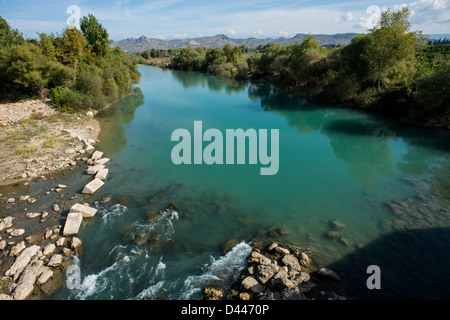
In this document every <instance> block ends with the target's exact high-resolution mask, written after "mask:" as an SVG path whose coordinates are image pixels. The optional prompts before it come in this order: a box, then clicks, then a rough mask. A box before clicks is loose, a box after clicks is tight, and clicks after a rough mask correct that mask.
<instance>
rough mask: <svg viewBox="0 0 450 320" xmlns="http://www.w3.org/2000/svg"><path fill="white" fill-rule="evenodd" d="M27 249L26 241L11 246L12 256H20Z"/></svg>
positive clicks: (10, 254)
mask: <svg viewBox="0 0 450 320" xmlns="http://www.w3.org/2000/svg"><path fill="white" fill-rule="evenodd" d="M24 249H25V241H21V242H19V243H18V244H16V245H15V246H14V247H12V248H11V251H10V252H9V256H10V257H14V256H18V255H19V253H21V252H22V251H23V250H24Z"/></svg>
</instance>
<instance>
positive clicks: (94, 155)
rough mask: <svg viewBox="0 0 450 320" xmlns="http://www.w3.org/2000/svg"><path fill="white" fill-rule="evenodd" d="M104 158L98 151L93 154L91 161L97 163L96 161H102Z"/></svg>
mask: <svg viewBox="0 0 450 320" xmlns="http://www.w3.org/2000/svg"><path fill="white" fill-rule="evenodd" d="M102 157H103V152H101V151H98V150H97V151H95V152H94V153H93V154H92V156H91V159H92V160H94V161H96V160H99V159H101V158H102Z"/></svg>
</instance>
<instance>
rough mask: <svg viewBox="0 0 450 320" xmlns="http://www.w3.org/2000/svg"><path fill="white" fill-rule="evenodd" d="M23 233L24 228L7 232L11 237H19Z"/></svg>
mask: <svg viewBox="0 0 450 320" xmlns="http://www.w3.org/2000/svg"><path fill="white" fill-rule="evenodd" d="M24 233H25V229H14V230H12V231H11V232H9V235H10V236H11V237H19V236H21V235H23V234H24Z"/></svg>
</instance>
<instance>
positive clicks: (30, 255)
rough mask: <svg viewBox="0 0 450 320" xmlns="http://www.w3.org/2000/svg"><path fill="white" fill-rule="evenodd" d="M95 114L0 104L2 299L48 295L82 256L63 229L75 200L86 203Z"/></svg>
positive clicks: (31, 103)
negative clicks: (86, 172)
mask: <svg viewBox="0 0 450 320" xmlns="http://www.w3.org/2000/svg"><path fill="white" fill-rule="evenodd" d="M93 117H94V112H92V111H89V112H87V113H86V114H66V113H59V112H57V111H56V110H54V109H53V108H52V106H51V105H50V103H49V102H48V101H38V100H31V101H26V102H21V103H12V104H2V105H0V123H1V127H0V134H1V135H2V142H4V145H5V147H4V148H2V152H1V154H0V156H1V158H2V159H1V160H2V163H3V164H4V165H3V166H2V175H1V181H0V212H1V215H0V249H1V250H0V273H1V275H2V278H1V283H0V284H1V286H0V300H10V299H17V300H23V299H40V298H42V297H48V296H51V295H52V294H53V293H54V292H56V290H58V288H60V287H61V286H62V285H64V283H65V281H66V276H65V270H66V269H67V268H68V267H69V266H70V265H71V264H72V263H73V262H74V257H75V256H79V255H81V252H82V251H81V247H80V246H81V241H80V240H79V239H78V238H77V237H76V235H77V234H74V235H69V236H66V235H65V234H64V227H65V222H66V218H67V213H68V212H69V210H70V208H71V207H72V206H73V205H74V204H75V203H82V204H86V205H88V206H89V204H88V203H87V202H89V200H88V199H89V196H86V195H84V194H82V192H81V190H82V186H83V185H85V184H86V183H87V182H89V180H90V177H89V176H88V175H86V174H85V173H84V171H85V170H86V167H87V164H89V163H90V162H92V160H91V159H90V157H91V154H92V153H93V152H94V151H95V147H94V145H95V144H96V143H97V142H98V140H97V137H98V135H99V133H100V124H99V122H98V121H97V120H95V119H94V118H93ZM49 141H50V142H51V143H49ZM26 148H28V149H26ZM17 150H27V152H26V154H24V153H23V152H17ZM74 177H77V178H74ZM30 279H31V280H30Z"/></svg>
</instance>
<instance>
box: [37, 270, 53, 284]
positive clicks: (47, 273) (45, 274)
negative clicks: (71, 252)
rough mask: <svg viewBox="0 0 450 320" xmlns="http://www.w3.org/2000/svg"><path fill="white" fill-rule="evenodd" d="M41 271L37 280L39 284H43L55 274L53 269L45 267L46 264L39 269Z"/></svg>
mask: <svg viewBox="0 0 450 320" xmlns="http://www.w3.org/2000/svg"><path fill="white" fill-rule="evenodd" d="M39 272H40V274H39V277H38V279H37V280H36V284H38V285H43V284H44V283H46V282H47V281H48V280H49V279H50V278H51V277H52V276H53V271H52V270H51V269H50V268H48V267H45V266H42V267H41V268H40V269H39Z"/></svg>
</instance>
